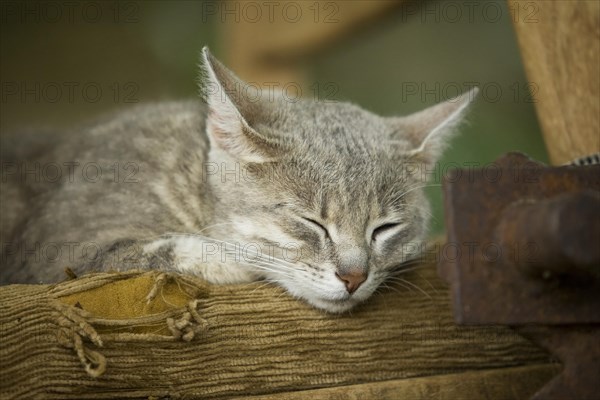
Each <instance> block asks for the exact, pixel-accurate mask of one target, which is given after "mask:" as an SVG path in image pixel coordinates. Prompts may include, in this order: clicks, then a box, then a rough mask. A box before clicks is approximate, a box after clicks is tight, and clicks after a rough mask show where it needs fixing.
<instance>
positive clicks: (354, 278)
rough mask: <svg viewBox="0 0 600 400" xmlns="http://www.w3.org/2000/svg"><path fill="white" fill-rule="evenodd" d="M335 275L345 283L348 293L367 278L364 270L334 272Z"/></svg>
mask: <svg viewBox="0 0 600 400" xmlns="http://www.w3.org/2000/svg"><path fill="white" fill-rule="evenodd" d="M335 276H337V277H338V279H339V280H340V281H342V282H344V285H346V290H347V291H348V293H350V294H352V293H354V292H356V289H358V287H359V286H360V285H361V284H362V283H363V282H364V281H366V280H367V273H366V272H364V271H352V272H346V273H338V272H336V273H335Z"/></svg>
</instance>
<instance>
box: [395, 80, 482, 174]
mask: <svg viewBox="0 0 600 400" xmlns="http://www.w3.org/2000/svg"><path fill="white" fill-rule="evenodd" d="M478 91H479V89H478V88H473V89H471V90H469V91H467V92H465V93H462V94H461V95H459V96H457V97H455V98H453V99H450V100H447V101H445V102H443V103H440V104H436V105H435V106H432V107H429V108H426V109H425V110H422V111H419V112H417V113H414V114H411V115H408V116H405V117H397V118H391V121H390V124H391V126H392V131H393V132H392V138H391V139H392V141H394V140H396V139H398V140H408V143H407V145H408V149H406V151H405V154H407V155H408V156H409V157H410V158H413V159H416V160H419V161H421V162H425V163H435V162H436V161H437V160H438V159H439V158H440V156H441V155H442V153H443V151H444V150H445V149H446V147H448V143H449V141H450V139H451V137H452V135H453V133H454V132H455V131H456V128H457V127H458V125H459V124H460V123H461V122H462V121H463V119H464V115H465V112H466V110H467V109H468V108H469V105H470V104H471V103H472V102H473V100H474V99H475V97H476V96H477V93H478Z"/></svg>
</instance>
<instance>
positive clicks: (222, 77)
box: [200, 47, 278, 163]
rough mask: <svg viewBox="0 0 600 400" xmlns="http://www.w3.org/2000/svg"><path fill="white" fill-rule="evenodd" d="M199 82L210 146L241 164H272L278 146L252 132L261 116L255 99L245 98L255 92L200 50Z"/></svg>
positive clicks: (271, 140)
mask: <svg viewBox="0 0 600 400" xmlns="http://www.w3.org/2000/svg"><path fill="white" fill-rule="evenodd" d="M200 80H201V82H200V85H201V86H200V87H201V96H202V98H203V100H204V101H205V102H206V104H207V105H208V115H207V119H206V130H207V134H208V137H209V139H210V142H211V146H215V147H218V148H220V149H222V150H224V151H225V152H227V153H228V154H229V155H230V156H232V157H234V158H236V159H238V160H240V161H244V162H255V163H262V162H269V161H273V160H274V158H275V156H276V154H277V150H278V143H277V142H276V141H275V140H273V139H270V138H267V137H265V136H263V135H261V134H260V133H258V132H257V131H256V130H255V129H254V128H253V125H255V124H257V123H258V122H259V121H260V119H261V117H262V116H263V115H264V113H265V110H264V109H262V108H263V105H262V104H261V103H259V102H257V101H256V100H255V99H256V96H249V93H250V94H252V90H258V89H257V88H255V87H251V86H249V85H248V84H247V83H245V82H244V81H242V80H241V79H239V78H238V77H237V76H235V75H234V74H233V72H231V71H230V70H228V69H227V68H226V67H225V66H224V65H223V64H221V63H220V62H219V61H218V60H217V59H216V58H215V57H213V55H212V54H210V52H209V50H208V47H204V48H203V49H202V64H201V76H200Z"/></svg>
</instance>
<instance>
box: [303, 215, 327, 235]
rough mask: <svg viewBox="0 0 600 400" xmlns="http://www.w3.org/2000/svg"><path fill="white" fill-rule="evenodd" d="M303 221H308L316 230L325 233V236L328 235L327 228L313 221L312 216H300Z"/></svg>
mask: <svg viewBox="0 0 600 400" xmlns="http://www.w3.org/2000/svg"><path fill="white" fill-rule="evenodd" d="M301 218H302V219H303V220H304V221H306V222H308V224H309V225H312V226H313V227H315V228H317V229H318V230H320V231H321V233H323V234H324V235H325V237H329V231H328V230H327V228H325V227H324V226H323V225H322V224H321V223H319V222H317V221H315V220H314V219H312V218H306V217H301Z"/></svg>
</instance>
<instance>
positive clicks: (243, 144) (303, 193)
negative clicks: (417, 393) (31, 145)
mask: <svg viewBox="0 0 600 400" xmlns="http://www.w3.org/2000/svg"><path fill="white" fill-rule="evenodd" d="M201 73H202V84H201V94H202V96H201V97H202V99H201V100H202V101H200V100H190V101H181V102H164V103H156V104H147V105H139V106H136V107H134V108H133V109H130V110H126V111H123V112H120V113H119V114H118V115H116V116H111V117H109V118H106V119H103V120H100V121H97V122H95V123H93V124H90V125H87V126H85V127H82V128H78V129H76V130H74V131H72V132H70V133H69V134H68V135H65V139H63V140H60V141H58V142H59V143H55V144H54V145H53V147H52V149H47V150H46V152H45V154H43V155H42V156H40V157H38V158H36V159H35V160H36V161H35V163H33V162H32V161H31V159H29V160H28V161H27V162H22V160H20V161H19V162H16V161H15V162H6V160H8V159H9V158H7V156H6V157H4V159H3V173H2V178H3V179H2V185H3V189H5V190H3V193H4V194H3V199H2V200H3V206H2V217H3V219H5V223H4V224H3V227H2V235H3V236H2V237H3V239H2V242H3V243H2V265H3V266H4V268H3V269H4V270H3V271H2V281H3V282H4V283H7V282H21V283H23V282H29V283H32V282H55V281H59V280H61V279H62V278H63V277H64V276H63V275H64V269H65V267H70V268H71V269H72V270H73V271H74V272H75V273H76V274H81V273H85V272H87V271H97V270H100V271H105V270H125V269H129V268H142V269H145V268H155V269H165V270H171V271H178V272H180V273H184V274H193V275H197V276H200V277H202V278H204V279H205V280H207V281H209V282H211V283H214V284H228V283H243V282H252V281H256V280H261V279H264V280H267V281H271V282H275V283H276V284H279V285H281V286H282V287H284V288H285V289H286V290H287V292H289V293H290V294H291V295H293V296H296V297H298V298H300V299H303V300H305V301H307V302H308V303H310V304H311V305H313V306H315V307H317V308H319V309H322V310H325V311H328V312H332V313H339V312H344V311H347V310H350V309H351V308H352V307H354V306H355V305H357V304H359V303H361V302H363V301H365V300H366V299H368V298H369V297H370V296H371V295H372V294H373V292H374V291H375V290H376V289H377V287H378V286H379V285H380V284H382V283H383V282H384V281H385V280H386V279H387V278H388V277H389V276H390V274H391V273H392V271H394V269H395V268H397V267H398V265H399V264H402V262H404V261H406V260H410V259H411V258H412V257H414V256H415V255H416V253H417V249H418V246H407V244H411V243H412V244H414V243H422V242H423V241H424V240H425V238H426V234H427V225H428V219H429V206H428V203H427V200H426V197H425V195H424V193H423V187H424V186H425V185H426V182H425V181H424V180H423V176H424V174H422V173H414V170H415V169H414V168H413V167H414V166H420V167H423V168H425V167H427V168H431V167H432V166H433V164H434V163H435V162H436V161H437V160H438V159H439V157H440V155H441V153H442V151H443V150H444V149H445V147H446V146H447V143H448V140H449V139H450V137H451V136H452V134H453V133H454V132H455V131H456V127H457V126H458V125H459V123H460V122H461V121H462V119H463V116H464V114H465V110H466V109H467V108H468V106H469V104H471V103H472V101H473V99H474V97H475V95H476V93H477V89H476V88H475V89H472V90H471V91H469V92H467V93H463V94H462V95H461V96H459V97H457V98H454V99H451V100H448V101H446V102H443V103H440V104H438V105H436V106H433V107H430V108H428V109H426V110H423V111H420V112H417V113H415V114H412V115H409V116H404V117H380V116H377V115H375V114H372V113H370V112H368V111H365V110H363V109H362V108H360V107H358V106H356V105H353V104H350V103H345V102H321V101H318V100H312V99H300V100H298V101H290V100H289V99H288V98H286V97H285V96H283V95H282V94H281V93H272V92H270V93H267V92H266V91H261V90H260V89H256V87H254V86H249V85H248V84H246V83H245V82H243V81H242V80H240V79H239V78H238V77H236V76H235V75H234V74H233V73H232V72H231V71H229V70H228V69H227V68H226V67H225V66H224V65H223V64H221V63H220V62H219V61H218V60H217V59H215V58H214V57H213V56H212V55H211V53H210V52H209V50H208V49H207V48H206V47H205V48H204V49H203V50H202V62H201ZM250 89H253V90H250ZM53 141H57V140H54V139H53ZM406 166H412V167H411V169H410V171H412V172H411V173H408V172H407V171H408V170H409V169H408V168H406ZM48 171H50V172H48ZM48 175H50V176H48ZM32 176H33V178H32ZM57 176H58V177H59V178H57ZM50 178H52V179H50ZM17 184H18V185H17ZM9 215H10V217H9ZM6 221H8V222H6Z"/></svg>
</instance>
